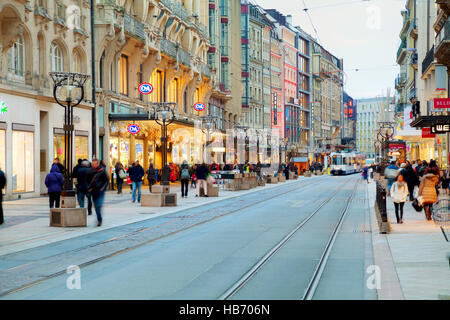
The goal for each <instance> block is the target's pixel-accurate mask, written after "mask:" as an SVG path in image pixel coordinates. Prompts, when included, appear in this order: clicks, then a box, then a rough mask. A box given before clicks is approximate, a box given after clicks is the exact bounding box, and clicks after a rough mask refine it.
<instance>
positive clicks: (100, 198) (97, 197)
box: [92, 191, 105, 222]
mask: <svg viewBox="0 0 450 320" xmlns="http://www.w3.org/2000/svg"><path fill="white" fill-rule="evenodd" d="M92 200H93V201H94V206H95V213H96V215H97V221H98V222H102V207H103V202H104V200H105V192H104V191H96V192H92Z"/></svg>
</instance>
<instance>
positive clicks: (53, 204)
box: [45, 164, 64, 209]
mask: <svg viewBox="0 0 450 320" xmlns="http://www.w3.org/2000/svg"><path fill="white" fill-rule="evenodd" d="M63 184H64V179H63V175H62V174H61V172H60V171H59V167H58V165H57V164H53V165H52V168H51V169H50V173H49V174H48V175H47V177H45V185H46V186H47V188H48V195H49V197H50V199H49V200H50V209H51V208H59V203H60V199H61V192H62V187H63Z"/></svg>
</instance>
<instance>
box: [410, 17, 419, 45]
mask: <svg viewBox="0 0 450 320" xmlns="http://www.w3.org/2000/svg"><path fill="white" fill-rule="evenodd" d="M408 34H410V35H411V37H413V38H414V39H416V40H417V37H418V36H419V32H418V30H417V24H416V19H415V18H413V19H411V22H410V24H409V30H408Z"/></svg>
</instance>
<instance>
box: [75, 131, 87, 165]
mask: <svg viewBox="0 0 450 320" xmlns="http://www.w3.org/2000/svg"><path fill="white" fill-rule="evenodd" d="M78 159H89V137H87V136H75V160H78Z"/></svg>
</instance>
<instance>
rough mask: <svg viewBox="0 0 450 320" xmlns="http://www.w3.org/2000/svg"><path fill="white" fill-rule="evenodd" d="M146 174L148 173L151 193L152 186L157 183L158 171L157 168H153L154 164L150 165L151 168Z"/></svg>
mask: <svg viewBox="0 0 450 320" xmlns="http://www.w3.org/2000/svg"><path fill="white" fill-rule="evenodd" d="M146 173H147V181H148V188H149V190H150V193H151V192H152V186H153V185H154V184H155V183H156V171H155V168H153V163H150V167H149V168H148V169H147V172H146Z"/></svg>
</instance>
